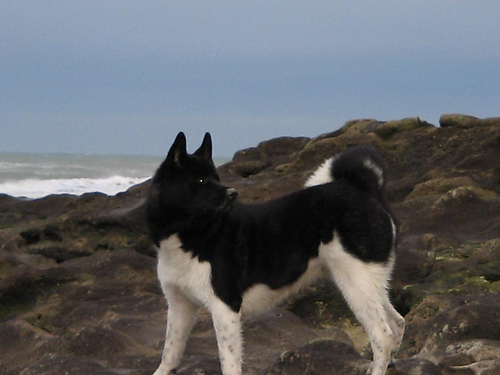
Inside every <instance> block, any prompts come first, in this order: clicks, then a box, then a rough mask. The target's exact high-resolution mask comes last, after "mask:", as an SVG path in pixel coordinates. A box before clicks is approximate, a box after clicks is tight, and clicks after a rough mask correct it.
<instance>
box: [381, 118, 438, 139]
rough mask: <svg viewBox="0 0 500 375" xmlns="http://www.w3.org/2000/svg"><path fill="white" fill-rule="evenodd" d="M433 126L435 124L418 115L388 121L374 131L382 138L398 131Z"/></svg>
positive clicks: (386, 137)
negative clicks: (421, 118)
mask: <svg viewBox="0 0 500 375" xmlns="http://www.w3.org/2000/svg"><path fill="white" fill-rule="evenodd" d="M426 128H431V129H433V128H434V126H433V125H431V124H429V123H427V122H425V121H422V120H420V118H418V117H412V118H405V119H402V120H396V121H387V122H384V123H382V124H380V125H379V126H377V127H376V128H375V129H374V133H375V134H376V135H378V136H379V137H380V138H382V139H388V138H390V137H392V136H393V135H394V134H396V133H404V132H408V131H413V130H420V129H426Z"/></svg>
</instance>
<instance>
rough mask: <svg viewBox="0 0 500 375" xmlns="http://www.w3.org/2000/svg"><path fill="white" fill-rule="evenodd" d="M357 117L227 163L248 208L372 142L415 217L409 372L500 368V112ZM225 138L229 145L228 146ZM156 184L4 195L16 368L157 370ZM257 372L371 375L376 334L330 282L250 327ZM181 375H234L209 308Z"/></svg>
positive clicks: (8, 341)
mask: <svg viewBox="0 0 500 375" xmlns="http://www.w3.org/2000/svg"><path fill="white" fill-rule="evenodd" d="M440 124H441V127H435V126H433V125H431V124H428V123H426V122H425V121H422V120H420V119H419V118H408V119H402V120H396V121H387V122H383V121H377V120H374V119H362V120H354V121H350V122H348V123H346V124H345V125H344V126H343V127H342V128H340V129H339V130H336V131H333V132H330V133H326V134H323V135H320V136H318V137H316V138H313V139H309V138H303V137H302V138H287V137H284V138H278V139H274V140H270V141H266V142H262V143H261V144H259V145H258V146H257V147H255V148H251V149H247V150H242V151H240V152H238V153H237V154H236V155H235V156H234V158H233V160H232V161H231V162H229V163H227V164H225V165H223V166H221V167H220V168H219V172H220V174H221V179H222V180H223V182H224V183H225V184H227V185H231V186H234V187H236V188H237V189H238V190H239V191H240V198H241V199H243V200H245V201H247V202H260V201H263V200H267V199H271V198H274V197H278V196H281V195H283V194H286V193H289V192H291V191H293V190H297V189H300V188H301V187H302V184H303V183H304V181H305V180H306V178H307V177H308V176H309V174H310V173H311V170H312V169H314V168H315V167H316V166H318V165H319V164H320V163H321V162H322V161H323V160H324V159H325V158H327V157H330V156H332V155H334V154H336V153H338V152H341V151H343V150H345V149H347V148H349V147H351V146H354V145H358V144H365V145H371V146H373V147H374V148H376V149H377V150H378V151H379V152H380V153H381V154H382V156H383V157H384V159H385V160H386V163H387V166H388V176H387V179H388V183H387V191H388V196H389V199H390V202H391V205H392V208H393V210H394V212H395V213H396V215H397V217H398V218H399V221H400V223H399V224H400V241H399V249H398V260H397V266H396V269H395V273H394V280H393V290H392V292H391V293H392V298H393V300H394V302H395V305H396V306H397V308H398V310H399V311H400V312H401V313H403V314H404V315H405V318H406V321H407V330H406V333H405V337H404V340H403V345H402V349H401V351H400V353H399V354H398V356H397V360H396V361H395V363H394V364H393V365H392V366H391V368H390V369H389V370H388V374H389V375H395V374H412V375H413V374H415V375H416V374H430V375H432V374H441V375H448V374H482V375H493V374H499V373H500V362H499V358H500V331H499V327H500V315H499V311H500V305H499V301H500V197H499V194H500V162H499V161H500V119H499V118H491V119H477V118H473V117H470V116H464V115H443V116H442V117H441V120H440ZM215 141H216V140H215ZM147 187H148V184H147V183H145V184H143V185H140V186H136V187H134V188H132V189H130V190H129V191H127V192H126V193H123V194H119V195H117V196H115V197H108V196H105V195H102V194H85V195H83V196H80V197H75V196H49V197H45V198H42V199H37V200H25V199H16V198H12V197H9V196H6V195H0V337H2V339H1V340H0V353H1V356H0V373H2V374H6V375H11V374H12V375H13V374H16V375H17V374H23V375H29V374H37V375H40V374H45V375H52V374H65V373H67V374H151V373H153V371H154V369H155V368H156V366H157V365H158V363H159V360H160V353H161V348H162V344H163V338H164V329H165V313H166V310H167V306H166V305H165V302H164V299H163V296H162V293H161V291H160V288H159V286H158V282H157V279H156V274H155V267H156V260H155V258H154V257H155V251H154V249H152V247H151V245H150V243H149V240H148V236H147V233H146V229H145V227H144V219H143V203H144V196H145V192H146V189H147ZM244 331H245V351H246V362H245V373H247V374H269V375H271V374H283V375H285V374H288V375H295V374H318V375H321V374H332V373H335V374H363V373H364V372H365V371H366V369H367V367H368V365H369V359H370V355H371V354H370V353H369V350H368V349H367V348H368V346H367V345H366V336H365V335H364V333H363V331H362V329H361V328H360V327H359V325H358V324H357V323H356V321H355V319H353V317H352V316H351V314H350V312H349V309H348V308H347V307H346V306H345V303H344V302H343V301H342V299H341V298H340V295H339V293H338V292H337V291H336V290H335V289H334V288H332V287H331V285H330V284H327V283H321V284H318V285H315V286H313V287H311V288H309V289H307V290H305V291H302V292H301V294H300V295H299V296H298V297H296V298H295V299H293V300H290V301H288V303H287V304H286V305H285V306H283V307H282V308H281V309H275V310H272V311H270V312H269V313H267V314H264V315H263V316H261V317H258V318H254V319H247V320H246V321H245V324H244ZM178 373H179V374H185V375H187V374H220V369H219V364H218V360H217V348H216V343H215V337H214V333H213V329H212V325H211V321H210V318H209V317H208V315H206V314H202V316H201V319H200V321H199V323H198V324H197V325H196V327H195V329H194V332H193V336H192V337H191V339H190V341H189V343H188V348H187V352H186V355H185V357H184V359H183V362H182V365H181V367H180V368H179V372H178Z"/></svg>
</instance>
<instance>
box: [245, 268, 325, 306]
mask: <svg viewBox="0 0 500 375" xmlns="http://www.w3.org/2000/svg"><path fill="white" fill-rule="evenodd" d="M324 276H325V269H324V267H323V264H322V263H321V261H320V260H319V258H313V259H311V260H310V261H309V264H308V267H307V270H306V272H304V273H303V274H302V275H301V276H300V277H299V279H298V280H297V281H296V282H295V283H293V284H290V285H286V286H284V287H282V288H279V289H271V288H269V287H268V286H267V285H265V284H256V285H254V286H252V287H250V288H249V289H248V290H247V291H246V292H245V293H244V294H243V303H242V306H241V309H242V313H243V314H245V315H254V314H258V313H260V312H263V311H265V310H268V309H270V308H272V307H274V306H276V305H277V304H279V303H280V302H282V301H283V300H284V299H286V298H287V297H289V296H290V295H293V294H296V293H297V292H298V291H299V290H300V289H302V288H304V287H306V286H308V285H310V284H312V283H313V282H314V281H316V280H318V279H319V278H322V277H324Z"/></svg>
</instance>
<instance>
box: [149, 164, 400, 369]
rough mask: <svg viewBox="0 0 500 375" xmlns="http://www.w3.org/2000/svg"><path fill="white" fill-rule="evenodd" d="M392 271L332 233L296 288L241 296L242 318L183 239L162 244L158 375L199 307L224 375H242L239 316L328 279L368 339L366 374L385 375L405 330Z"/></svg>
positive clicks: (173, 361) (322, 175) (171, 362)
mask: <svg viewBox="0 0 500 375" xmlns="http://www.w3.org/2000/svg"><path fill="white" fill-rule="evenodd" d="M332 161H333V158H332V159H329V160H327V161H326V162H325V163H324V164H323V165H322V166H321V167H320V168H318V169H317V170H316V172H315V173H314V174H313V176H311V178H310V179H309V180H308V182H307V183H306V186H313V185H318V184H322V183H326V182H330V181H331V176H330V172H329V169H330V165H331V163H332ZM372 164H373V163H372ZM369 167H370V168H371V167H373V166H372V165H370V166H369ZM381 173H382V172H381V171H380V176H381ZM393 228H395V226H394V224H393ZM394 231H395V229H394ZM393 265H394V257H391V259H390V260H389V261H388V262H386V263H366V262H363V261H361V260H359V259H357V258H355V257H353V256H352V255H350V254H349V253H348V252H346V251H345V250H344V248H343V246H342V244H341V241H340V239H339V236H338V234H337V233H334V236H333V240H332V241H331V242H330V243H327V244H321V245H320V248H319V256H318V257H317V258H315V259H312V260H310V261H309V264H308V268H307V271H306V272H305V273H304V274H303V275H302V276H301V277H300V278H299V279H298V280H297V281H296V282H295V283H294V284H292V285H289V286H286V287H283V288H281V289H279V290H271V289H270V288H269V287H267V286H265V285H255V286H253V287H251V288H250V289H249V290H247V291H246V292H245V294H244V295H243V303H242V309H241V312H240V313H235V312H234V311H232V310H231V309H230V308H229V307H228V306H227V305H226V304H225V303H224V302H222V301H221V300H220V299H219V298H218V297H217V296H216V294H215V292H214V290H213V288H212V284H211V266H210V263H209V262H200V261H199V260H198V259H197V258H194V257H192V254H190V253H189V252H186V251H185V250H183V249H182V244H181V241H180V240H179V237H178V236H177V235H172V236H170V237H169V238H167V239H165V240H162V241H161V242H160V248H159V251H158V277H159V279H160V282H161V286H162V288H163V291H164V293H165V296H166V299H167V302H168V306H169V309H168V320H167V333H166V338H165V346H164V350H163V355H162V361H161V364H160V366H159V368H158V369H157V370H156V372H155V373H154V375H168V374H173V373H174V370H175V369H176V368H177V366H178V365H179V363H180V360H181V356H182V353H183V351H184V348H185V346H186V342H187V339H188V336H189V333H190V331H191V329H192V327H193V325H194V323H195V321H196V316H197V313H198V310H199V309H200V308H201V307H203V308H206V309H208V311H209V312H210V313H211V315H212V318H213V323H214V328H215V331H216V336H217V344H218V347H219V356H220V362H221V368H222V372H223V374H224V375H240V374H241V365H242V348H243V342H242V335H241V315H242V314H254V313H258V312H261V311H262V310H263V309H269V308H271V307H272V306H274V305H275V304H277V303H279V302H280V301H282V300H283V299H284V298H286V297H287V296H289V295H290V294H293V293H295V292H297V291H298V290H300V289H301V288H303V287H304V286H306V285H309V284H311V283H312V282H313V281H315V280H317V279H318V278H320V277H324V276H327V277H331V279H332V280H333V281H334V282H335V284H336V285H337V286H338V288H339V289H340V291H341V292H342V294H343V296H344V298H345V300H346V301H347V303H348V304H349V306H350V308H351V309H352V311H353V312H354V314H355V316H356V318H357V319H358V320H359V322H360V323H361V324H362V325H363V327H364V329H365V331H366V332H367V334H368V336H369V339H370V344H371V347H372V350H373V363H372V366H371V368H370V369H369V370H368V371H369V372H370V373H371V374H372V375H383V374H385V371H386V369H387V366H388V364H389V362H390V360H391V356H392V354H394V352H395V351H397V349H398V348H399V346H400V343H401V340H402V338H403V332H404V324H405V321H404V318H403V317H402V316H401V315H399V313H398V312H397V311H396V310H395V309H394V307H393V306H392V305H391V303H390V301H389V297H388V283H389V280H390V276H391V272H392V268H393Z"/></svg>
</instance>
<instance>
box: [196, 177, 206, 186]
mask: <svg viewBox="0 0 500 375" xmlns="http://www.w3.org/2000/svg"><path fill="white" fill-rule="evenodd" d="M205 182H207V180H205V179H204V178H200V179H198V183H199V184H200V185H201V184H204V183H205Z"/></svg>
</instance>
